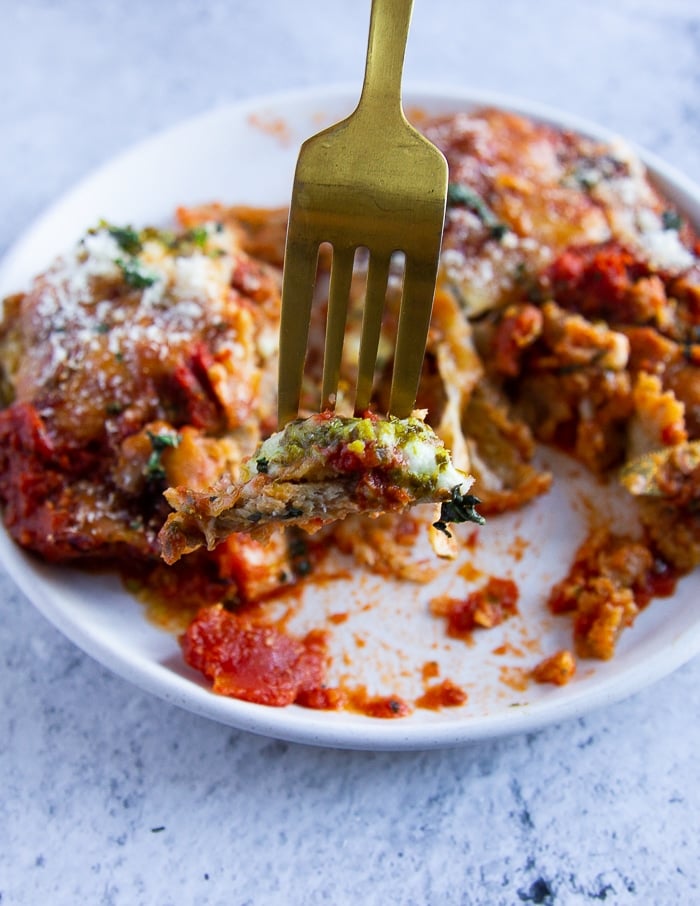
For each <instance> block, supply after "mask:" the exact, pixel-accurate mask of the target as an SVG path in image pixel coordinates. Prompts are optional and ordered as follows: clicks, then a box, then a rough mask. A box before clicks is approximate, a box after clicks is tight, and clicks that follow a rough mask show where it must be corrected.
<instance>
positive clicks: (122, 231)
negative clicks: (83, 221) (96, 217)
mask: <svg viewBox="0 0 700 906" xmlns="http://www.w3.org/2000/svg"><path fill="white" fill-rule="evenodd" d="M100 226H101V227H103V228H104V229H106V230H107V232H108V233H109V235H110V236H111V237H112V238H113V239H114V240H115V241H116V243H117V245H118V246H119V248H120V249H121V250H122V251H124V252H126V253H127V255H138V253H139V252H140V251H141V249H142V247H143V246H142V243H141V237H140V236H139V234H138V233H137V232H136V230H135V229H133V227H130V226H125V227H117V226H112V225H111V224H109V223H106V222H105V221H104V220H103V221H101V222H100Z"/></svg>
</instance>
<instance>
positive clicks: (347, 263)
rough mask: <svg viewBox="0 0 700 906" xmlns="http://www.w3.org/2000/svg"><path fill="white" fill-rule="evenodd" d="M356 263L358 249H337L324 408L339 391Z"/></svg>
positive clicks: (330, 296)
mask: <svg viewBox="0 0 700 906" xmlns="http://www.w3.org/2000/svg"><path fill="white" fill-rule="evenodd" d="M354 261H355V249H354V248H341V249H337V248H335V246H334V247H333V262H332V264H331V281H330V287H329V290H328V314H327V317H326V345H325V350H324V353H323V389H322V391H321V408H322V409H326V408H329V407H330V405H331V397H332V396H333V395H334V394H336V393H337V392H338V380H339V378H340V362H341V359H342V355H343V340H344V339H345V322H346V320H347V315H348V297H349V296H350V284H351V282H352V268H353V264H354Z"/></svg>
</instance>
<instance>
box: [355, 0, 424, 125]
mask: <svg viewBox="0 0 700 906" xmlns="http://www.w3.org/2000/svg"><path fill="white" fill-rule="evenodd" d="M412 10H413V0H372V12H371V16H370V22H369V41H368V43H367V63H366V65H365V79H364V84H363V86H362V95H361V97H360V106H362V105H363V104H368V103H369V104H371V105H374V104H376V103H379V104H380V105H381V106H382V107H383V108H384V110H385V112H387V113H388V112H390V111H391V110H392V107H393V110H394V112H398V113H399V114H400V115H403V110H402V107H401V75H402V73H403V61H404V56H405V53H406V40H407V38H408V27H409V25H410V23H411V12H412Z"/></svg>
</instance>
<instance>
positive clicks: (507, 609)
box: [430, 576, 519, 641]
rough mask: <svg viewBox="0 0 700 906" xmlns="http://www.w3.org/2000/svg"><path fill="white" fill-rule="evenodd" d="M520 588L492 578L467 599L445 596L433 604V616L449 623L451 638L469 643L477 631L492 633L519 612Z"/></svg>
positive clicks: (448, 628) (431, 603)
mask: <svg viewBox="0 0 700 906" xmlns="http://www.w3.org/2000/svg"><path fill="white" fill-rule="evenodd" d="M518 596H519V593H518V586H517V585H516V584H515V582H513V580H512V579H499V578H498V577H496V576H491V577H490V578H489V580H488V582H487V583H486V584H485V585H484V586H483V587H482V588H480V589H478V590H477V591H474V592H472V593H471V594H470V595H467V597H466V598H451V597H449V596H447V595H443V596H441V597H438V598H433V600H432V601H431V602H430V609H431V611H432V613H434V614H435V615H436V616H439V617H445V618H446V619H447V634H448V636H450V637H451V638H456V639H465V640H467V641H468V640H469V639H470V638H471V634H472V632H473V630H474V629H479V628H481V629H491V628H492V627H493V626H498V624H499V623H502V622H503V621H504V620H505V619H506V618H507V617H509V616H512V615H513V614H516V613H517V612H518V607H517V604H518Z"/></svg>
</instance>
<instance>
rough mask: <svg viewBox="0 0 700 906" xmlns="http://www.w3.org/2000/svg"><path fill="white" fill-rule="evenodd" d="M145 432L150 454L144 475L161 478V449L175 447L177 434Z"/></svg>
mask: <svg viewBox="0 0 700 906" xmlns="http://www.w3.org/2000/svg"><path fill="white" fill-rule="evenodd" d="M146 434H148V439H149V440H150V442H151V455H150V456H149V457H148V462H147V463H146V475H147V476H148V477H149V478H153V479H163V478H165V469H164V468H163V464H162V462H161V456H162V455H163V451H164V450H167V449H169V448H173V447H177V445H178V444H179V443H180V438H179V436H178V435H177V434H153V432H152V431H146Z"/></svg>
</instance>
